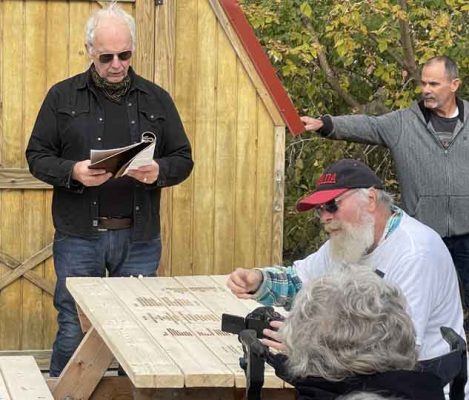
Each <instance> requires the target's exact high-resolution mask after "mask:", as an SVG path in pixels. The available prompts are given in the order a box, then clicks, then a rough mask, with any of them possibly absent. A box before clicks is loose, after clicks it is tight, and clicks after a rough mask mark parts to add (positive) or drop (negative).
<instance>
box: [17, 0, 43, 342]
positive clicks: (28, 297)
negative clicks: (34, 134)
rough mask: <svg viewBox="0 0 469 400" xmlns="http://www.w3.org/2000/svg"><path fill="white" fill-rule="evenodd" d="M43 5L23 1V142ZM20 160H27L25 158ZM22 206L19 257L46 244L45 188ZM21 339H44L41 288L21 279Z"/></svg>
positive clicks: (39, 64) (39, 65)
mask: <svg viewBox="0 0 469 400" xmlns="http://www.w3.org/2000/svg"><path fill="white" fill-rule="evenodd" d="M45 23H46V5H45V3H44V2H25V38H34V40H25V42H24V54H25V58H26V60H28V62H27V63H25V65H24V71H25V76H24V81H23V85H24V89H23V90H24V93H27V94H28V96H27V97H28V100H27V101H25V103H24V122H25V131H24V135H25V138H24V143H27V141H28V140H29V136H30V132H31V130H32V127H33V124H34V121H35V120H36V116H37V112H38V110H39V107H40V105H41V103H42V99H43V97H44V93H45V88H46V80H45V73H44V70H45V68H46V59H45V57H44V51H45V48H46V37H45V34H46V32H45V29H44V28H45ZM22 159H23V160H24V161H23V162H24V163H25V164H26V160H25V159H24V157H22ZM23 196H24V210H23V216H22V220H23V221H24V222H23V225H22V227H23V232H22V234H21V237H22V239H23V240H24V246H23V251H22V257H21V259H22V260H25V259H27V258H28V257H30V256H31V255H32V254H34V253H36V252H37V251H39V250H41V248H42V247H43V246H44V245H45V241H44V237H43V224H44V222H45V215H46V214H44V212H45V210H44V192H43V191H42V190H24V191H23ZM46 212H47V211H46ZM34 271H35V272H36V273H37V274H39V275H40V276H44V263H41V264H39V265H38V266H37V267H36V268H34ZM22 284H23V292H22V295H23V297H22V307H23V312H22V317H23V318H22V329H23V332H24V333H23V335H22V343H21V347H22V348H23V349H40V348H42V346H43V343H44V337H43V323H44V320H43V318H42V315H43V311H44V305H43V302H42V290H41V289H39V288H38V287H36V286H35V285H33V284H32V283H30V282H29V281H27V280H25V279H22Z"/></svg>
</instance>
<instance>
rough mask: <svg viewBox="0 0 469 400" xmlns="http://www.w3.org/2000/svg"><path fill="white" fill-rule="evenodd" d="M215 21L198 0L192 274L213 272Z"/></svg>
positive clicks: (210, 11)
mask: <svg viewBox="0 0 469 400" xmlns="http://www.w3.org/2000/svg"><path fill="white" fill-rule="evenodd" d="M216 48H217V24H216V19H215V15H214V14H213V11H212V10H211V8H210V7H209V5H208V3H207V2H206V1H199V7H198V44H197V55H198V57H197V76H198V77H199V78H198V79H197V83H196V84H197V89H196V92H197V97H196V110H197V111H196V115H197V120H196V128H195V137H194V139H193V147H194V158H195V159H196V164H195V171H194V172H193V177H194V204H195V205H196V207H194V235H193V242H194V244H193V252H194V269H193V272H194V274H205V275H206V274H210V273H213V252H214V241H216V240H217V239H216V238H215V237H214V212H213V210H214V200H215V169H216V166H215V146H216V128H217V114H216V100H217V88H216V86H217V57H215V56H214V50H215V49H216Z"/></svg>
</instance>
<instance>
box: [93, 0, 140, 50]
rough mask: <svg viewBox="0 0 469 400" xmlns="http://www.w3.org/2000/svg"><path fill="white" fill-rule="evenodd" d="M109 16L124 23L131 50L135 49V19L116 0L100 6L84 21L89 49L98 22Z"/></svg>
mask: <svg viewBox="0 0 469 400" xmlns="http://www.w3.org/2000/svg"><path fill="white" fill-rule="evenodd" d="M109 17H117V18H120V19H121V20H122V21H123V22H125V23H126V25H127V27H128V28H129V31H130V37H131V39H132V51H133V50H135V44H136V38H135V20H134V17H132V15H130V14H128V13H127V12H125V11H124V10H123V9H122V8H121V7H119V6H118V5H117V2H115V1H113V2H111V3H110V4H109V5H108V6H106V7H104V8H101V9H100V10H98V11H96V12H94V13H93V14H92V15H91V16H90V17H89V18H88V21H87V22H86V26H85V43H86V45H87V46H88V47H89V48H90V49H91V48H93V42H94V35H95V31H96V28H97V27H98V25H99V23H100V22H101V21H102V20H103V19H105V18H109Z"/></svg>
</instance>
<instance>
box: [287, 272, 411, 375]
mask: <svg viewBox="0 0 469 400" xmlns="http://www.w3.org/2000/svg"><path fill="white" fill-rule="evenodd" d="M280 332H281V334H282V336H283V339H284V342H285V344H286V346H287V355H288V359H289V361H288V367H289V370H290V372H291V373H292V374H293V375H294V376H296V377H307V376H320V377H323V378H325V379H327V380H330V381H338V380H341V379H344V378H346V377H349V376H353V375H357V374H360V375H363V374H373V373H377V372H385V371H390V370H399V369H409V370H410V369H413V368H414V366H415V363H416V361H417V352H416V345H415V331H414V327H413V324H412V321H411V319H410V317H409V315H408V314H407V312H406V302H405V299H404V297H403V295H402V294H401V292H400V290H399V289H398V288H396V287H394V286H392V285H390V284H389V283H387V282H385V281H384V280H383V279H382V278H380V277H378V275H376V274H375V273H374V272H372V271H370V269H369V268H364V267H358V266H354V267H351V268H350V269H347V270H345V271H343V272H340V273H336V274H333V275H330V276H326V277H322V278H320V279H316V280H314V281H312V282H311V283H310V284H309V285H308V286H305V287H304V288H303V289H302V290H301V292H300V293H299V294H298V296H297V298H296V301H295V304H294V306H293V309H292V311H291V313H290V315H289V316H288V318H287V320H286V322H285V324H284V326H283V327H282V329H281V331H280Z"/></svg>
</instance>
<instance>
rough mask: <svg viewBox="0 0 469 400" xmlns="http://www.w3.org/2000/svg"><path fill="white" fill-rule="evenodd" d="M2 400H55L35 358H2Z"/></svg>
mask: <svg viewBox="0 0 469 400" xmlns="http://www.w3.org/2000/svg"><path fill="white" fill-rule="evenodd" d="M0 400H53V397H52V393H51V392H50V390H49V388H48V386H47V384H46V381H45V379H44V377H43V376H42V374H41V371H40V370H39V367H38V366H37V364H36V361H35V360H34V357H32V356H3V357H0Z"/></svg>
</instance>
